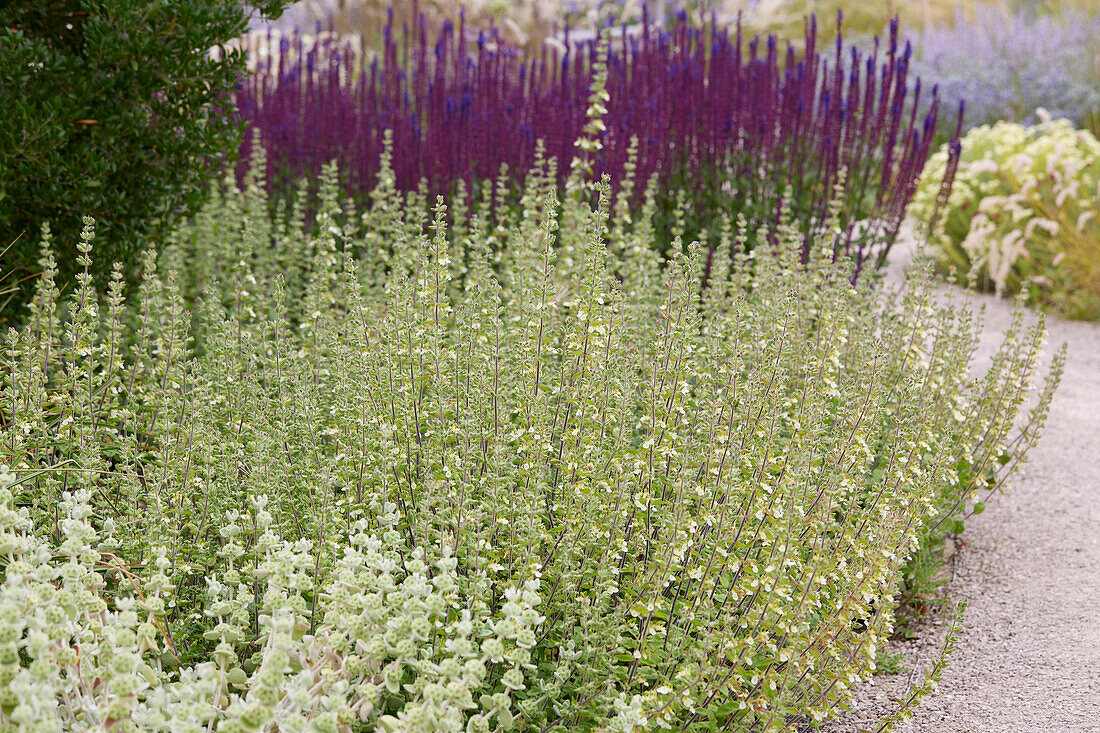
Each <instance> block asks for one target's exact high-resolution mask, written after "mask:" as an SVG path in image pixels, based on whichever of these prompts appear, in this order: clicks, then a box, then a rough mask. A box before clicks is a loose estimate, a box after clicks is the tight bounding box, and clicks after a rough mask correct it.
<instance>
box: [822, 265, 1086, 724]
mask: <svg viewBox="0 0 1100 733" xmlns="http://www.w3.org/2000/svg"><path fill="white" fill-rule="evenodd" d="M896 272H897V268H896V267H895V272H894V276H895V277H896ZM944 287H945V288H947V287H950V286H944ZM966 298H967V300H969V301H970V302H971V303H973V304H975V306H978V305H981V304H984V305H985V306H986V327H985V332H984V334H983V337H982V340H981V345H980V347H979V352H978V362H977V364H976V366H977V367H978V368H982V367H984V365H985V364H987V363H988V357H989V354H991V353H992V352H993V350H994V349H995V348H996V346H997V345H998V344H999V342H1000V338H1001V335H1002V334H1003V332H1004V329H1005V328H1006V327H1007V326H1008V324H1009V320H1010V316H1011V311H1012V306H1011V303H1010V302H1008V301H1005V300H1000V299H997V298H994V297H992V296H981V295H968V296H966ZM1048 326H1049V341H1048V347H1047V352H1048V353H1047V360H1048V361H1049V357H1050V354H1052V353H1053V352H1054V351H1055V349H1056V348H1057V347H1058V346H1059V345H1060V344H1062V343H1063V342H1065V343H1067V344H1068V348H1069V353H1068V360H1067V363H1066V369H1065V374H1064V377H1063V380H1062V385H1061V387H1060V389H1059V390H1058V392H1057V394H1056V395H1055V398H1054V402H1053V404H1052V407H1051V411H1050V416H1049V418H1048V420H1047V424H1046V429H1045V431H1044V433H1043V436H1042V439H1041V440H1040V442H1039V444H1038V446H1036V447H1035V448H1034V449H1033V450H1032V452H1031V456H1030V460H1029V462H1028V464H1027V465H1026V467H1025V468H1024V469H1023V472H1022V473H1019V474H1017V475H1016V476H1015V477H1013V479H1012V480H1011V483H1010V485H1009V487H1008V489H1007V491H1006V493H1005V494H1004V495H997V496H993V497H991V498H990V500H989V501H988V508H987V509H986V511H985V512H984V513H983V514H981V515H980V516H976V517H972V518H971V519H970V520H968V521H967V528H966V532H965V533H964V534H963V535H962V540H963V544H962V545H961V546H960V548H959V549H958V551H957V552H956V553H955V555H954V556H953V557H952V558H951V561H950V562H949V564H948V568H947V570H948V572H949V573H951V574H952V575H953V578H952V580H951V582H950V583H949V584H948V585H947V586H946V592H947V596H948V599H949V601H952V602H953V601H955V600H957V599H966V600H967V602H968V604H969V605H968V607H967V610H966V615H965V618H964V621H963V633H962V636H961V638H960V640H959V643H958V646H957V648H956V650H955V653H954V654H953V655H952V657H951V660H950V664H949V666H948V668H947V670H946V671H945V672H944V674H943V678H942V681H941V683H940V685H939V688H938V690H937V691H936V692H934V693H933V694H931V695H929V696H928V697H926V698H925V699H924V701H923V702H922V703H921V704H920V705H919V706H918V707H917V708H916V709H915V717H914V719H913V720H912V721H911V722H909V723H906V724H902V725H899V726H898V727H896V728H895V730H896V731H899V733H1000V732H1001V731H1005V732H1012V733H1029V732H1031V731H1065V732H1066V733H1077V732H1079V731H1096V732H1100V325H1097V324H1090V323H1076V322H1071V321H1065V320H1061V319H1057V318H1050V319H1048ZM929 616H930V617H929V618H927V619H925V621H924V622H923V623H922V624H921V625H920V626H919V627H918V628H917V629H916V632H917V633H916V638H915V639H912V640H908V641H895V642H891V643H890V645H889V651H891V652H894V653H898V652H900V653H902V654H904V655H905V661H904V662H903V665H902V666H903V669H904V671H903V672H902V673H901V674H898V675H878V676H876V677H875V678H874V679H873V680H872V681H871V682H869V683H866V684H864V685H861V686H860V687H859V688H858V689H857V690H856V703H855V705H854V706H853V709H852V711H850V712H849V713H847V714H845V715H844V716H842V717H841V718H839V719H837V720H835V721H832V722H830V723H829V724H827V725H826V726H824V727H823V730H825V731H828V733H855V732H856V731H859V730H864V729H867V730H876V729H877V728H878V725H877V721H879V720H880V719H881V718H882V717H883V716H885V715H887V714H889V713H891V712H893V711H894V710H896V709H897V707H898V706H897V703H896V702H894V701H893V700H892V698H894V699H896V698H898V697H900V696H902V695H904V694H905V692H906V690H908V688H909V685H910V683H911V682H919V681H920V680H922V679H923V678H924V675H925V672H926V671H927V669H928V668H929V666H930V665H931V663H932V661H933V660H934V659H935V658H937V657H938V655H939V651H940V647H941V645H942V643H943V637H944V631H945V628H946V621H945V619H944V618H942V617H941V616H939V614H937V613H933V614H929Z"/></svg>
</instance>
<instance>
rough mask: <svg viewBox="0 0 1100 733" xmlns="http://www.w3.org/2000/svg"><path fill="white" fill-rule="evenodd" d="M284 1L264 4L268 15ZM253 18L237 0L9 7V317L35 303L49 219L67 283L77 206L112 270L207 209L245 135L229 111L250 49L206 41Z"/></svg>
mask: <svg viewBox="0 0 1100 733" xmlns="http://www.w3.org/2000/svg"><path fill="white" fill-rule="evenodd" d="M284 4H285V0H260V1H259V2H256V3H254V5H255V6H256V7H257V9H258V10H259V11H260V12H262V13H263V14H264V15H267V16H272V15H277V14H278V13H279V12H280V11H281V10H282V7H283V5H284ZM248 15H249V11H248V10H247V9H246V7H245V6H244V4H243V3H241V2H240V0H173V2H156V1H155V0H112V2H105V1H104V0H16V1H15V2H8V3H3V4H0V109H3V110H4V112H3V114H2V115H0V250H3V249H4V248H5V247H7V248H8V249H7V252H6V253H5V254H4V258H3V263H4V264H3V267H2V268H0V276H6V278H5V279H4V280H3V284H2V287H0V289H2V290H3V293H4V294H3V295H2V296H0V323H3V322H5V321H7V322H11V321H13V320H16V319H17V317H18V313H19V312H20V311H22V310H23V308H24V306H25V302H26V300H27V296H28V294H29V293H30V284H31V283H32V282H33V280H34V276H35V274H36V273H37V272H38V271H39V267H38V252H39V244H38V242H39V237H38V233H39V228H40V226H41V225H42V223H43V222H49V223H50V225H51V226H52V227H53V229H54V233H55V237H54V239H53V242H54V247H55V249H56V252H57V258H58V265H59V267H60V282H61V283H64V282H66V281H68V280H70V279H71V277H72V275H73V273H74V271H75V263H76V250H75V246H76V242H77V241H78V233H79V222H78V221H77V219H76V218H75V217H73V216H72V215H71V213H70V212H71V211H72V210H73V208H74V207H75V208H76V209H77V210H78V211H83V212H87V213H89V214H91V215H94V216H95V218H96V220H97V222H98V226H99V228H98V232H99V241H100V243H99V245H98V247H99V252H100V254H101V255H102V256H101V257H100V258H99V259H98V262H99V266H100V268H102V271H101V272H100V273H99V274H101V275H105V274H106V272H108V271H109V268H110V266H111V264H112V262H113V261H114V260H121V261H123V262H131V261H132V260H133V258H134V254H135V253H137V252H140V251H141V250H142V249H143V247H145V246H146V245H147V243H148V242H149V241H150V239H151V238H152V237H153V236H154V235H156V234H157V233H158V232H160V231H164V230H165V228H166V227H168V226H169V225H170V224H171V223H173V222H174V221H176V220H178V219H179V218H180V217H182V216H184V215H186V214H188V213H191V212H193V211H194V210H195V209H196V208H197V206H198V205H199V204H200V203H201V201H202V198H203V189H204V183H205V181H206V180H207V176H208V171H209V170H210V169H211V167H213V166H217V165H219V164H220V163H221V161H222V159H223V158H224V156H226V155H227V154H235V151H236V148H237V145H238V144H239V140H238V137H239V125H238V123H236V122H234V121H233V120H232V119H231V118H230V116H229V115H228V114H226V113H227V112H229V111H230V104H229V102H228V101H227V100H228V96H227V95H228V93H229V92H230V91H231V90H232V89H233V87H234V85H235V84H236V82H237V79H238V78H239V76H238V75H239V73H240V72H241V70H242V69H243V57H242V56H241V55H240V54H239V53H222V54H211V53H210V52H209V49H211V48H212V47H217V46H219V45H220V44H223V43H225V42H226V41H228V40H230V39H232V38H235V37H237V36H239V35H240V34H241V33H243V32H244V30H245V28H246V26H247V22H248ZM222 100H226V101H224V102H223V101H222ZM230 151H231V152H230ZM9 245H10V247H9ZM102 281H103V282H105V280H102Z"/></svg>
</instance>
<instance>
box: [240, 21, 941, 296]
mask: <svg viewBox="0 0 1100 733" xmlns="http://www.w3.org/2000/svg"><path fill="white" fill-rule="evenodd" d="M610 35H611V36H613V38H611V39H610V42H609V46H605V47H603V48H604V49H605V50H603V51H601V50H600V49H601V47H600V46H599V45H598V44H597V42H596V41H595V40H589V41H586V42H583V43H573V42H572V41H571V39H570V37H569V36H568V34H567V35H566V38H565V42H564V43H562V42H558V43H556V44H547V45H545V46H544V47H543V49H542V52H541V55H539V54H534V53H531V54H525V53H523V52H521V51H520V50H519V49H517V48H515V47H513V46H510V45H509V44H508V43H506V42H505V41H504V40H503V39H502V38H501V37H500V35H499V34H498V33H496V32H489V33H486V32H481V33H479V34H478V36H477V40H476V43H474V42H471V40H470V39H469V36H470V33H469V30H468V29H467V28H466V26H465V24H464V22H460V23H459V24H458V25H457V26H455V25H452V24H449V23H446V24H444V25H443V26H442V28H440V29H439V30H438V31H435V30H434V29H429V27H428V26H427V23H426V21H425V20H424V19H423V18H421V20H420V22H419V23H416V24H412V25H405V26H404V27H400V26H398V25H396V24H395V23H393V22H392V21H391V23H390V24H389V25H387V26H386V30H385V44H384V48H383V50H382V52H381V53H379V54H378V55H377V56H375V57H374V58H373V59H365V58H364V57H363V55H362V54H361V53H359V52H358V49H359V47H360V46H359V45H358V44H356V43H354V42H352V41H351V40H346V39H344V40H342V39H339V38H333V37H331V36H325V37H321V36H318V37H317V38H315V39H312V41H311V42H310V43H306V42H304V41H303V39H302V38H289V39H288V38H282V39H280V40H279V41H278V43H277V44H273V45H272V47H271V48H270V49H269V51H270V52H271V53H270V54H269V55H268V56H267V57H266V60H265V59H261V60H260V62H259V64H258V71H257V73H256V74H255V75H253V76H252V77H250V78H249V79H247V80H245V81H244V82H243V83H242V85H241V88H240V91H239V93H238V95H237V106H238V108H239V109H240V110H241V115H242V118H243V119H244V120H246V121H247V122H248V123H249V124H250V125H251V126H252V129H253V130H254V131H256V133H257V137H256V138H255V140H256V141H257V142H258V143H259V144H262V145H263V146H264V147H265V148H266V149H267V151H268V153H269V159H268V162H267V165H268V169H269V170H268V172H267V179H268V180H269V181H271V182H272V184H273V186H274V188H275V189H276V190H282V191H284V192H285V191H286V190H287V188H288V187H290V188H292V187H293V185H294V184H295V183H296V182H297V180H298V179H299V178H300V177H301V176H315V175H316V174H317V172H318V171H319V170H320V168H321V166H322V165H323V164H324V163H325V162H327V161H329V160H331V159H336V160H338V161H339V162H340V168H341V170H342V171H344V173H345V178H346V180H345V186H346V189H345V190H346V191H347V193H349V194H353V195H359V196H364V195H365V194H366V192H368V191H369V190H371V188H372V187H373V186H374V185H375V182H376V180H377V175H378V172H379V168H378V161H379V159H380V155H381V153H382V147H383V141H384V139H385V137H386V135H392V138H393V151H394V154H393V158H392V161H391V165H392V169H393V174H394V176H395V177H396V181H397V185H398V187H399V188H400V189H401V190H404V191H412V190H416V189H417V188H418V187H419V186H420V185H422V182H423V185H426V186H427V189H428V190H429V191H430V192H431V193H433V194H434V193H444V194H448V195H449V194H455V193H457V190H456V183H457V182H458V181H462V185H463V186H464V191H466V192H467V193H475V192H476V191H478V190H479V189H481V188H489V189H493V188H494V187H495V186H494V182H495V181H497V180H498V179H500V177H501V176H502V175H503V177H504V179H505V180H511V181H513V182H515V181H516V180H519V179H520V178H521V177H522V175H523V173H524V172H525V171H527V170H529V169H530V168H531V166H532V165H534V163H535V160H536V157H537V156H538V155H539V153H540V150H541V151H542V152H543V153H544V154H545V155H548V156H551V157H554V158H556V159H557V160H559V161H562V162H563V163H564V161H568V160H571V159H572V158H573V156H574V154H575V153H576V152H577V149H576V147H575V143H576V141H577V139H578V137H579V136H580V135H581V133H582V131H584V130H585V128H586V127H588V126H590V125H593V124H595V125H596V126H595V127H594V128H593V129H592V130H591V131H590V132H589V133H588V141H589V143H590V146H591V147H590V148H588V149H586V150H585V151H584V152H585V153H586V154H590V155H591V165H592V170H593V171H594V172H595V173H596V175H597V176H598V175H599V174H601V173H605V172H606V173H609V174H610V175H611V176H612V180H614V181H616V182H622V181H624V180H625V179H626V178H627V177H628V176H629V175H633V176H634V177H635V178H636V180H637V181H639V182H640V183H641V185H639V186H638V187H637V190H636V192H635V195H634V196H633V198H632V200H631V201H630V203H631V204H632V205H633V206H634V207H635V209H636V208H637V207H638V206H640V205H641V204H642V202H643V200H644V197H643V195H642V194H643V189H644V187H645V184H647V183H649V182H650V181H651V180H652V181H654V182H655V184H656V185H657V189H656V190H657V192H658V194H657V199H656V200H657V204H658V208H657V212H658V214H659V216H658V217H657V218H656V219H655V220H654V221H655V223H656V226H657V227H658V232H659V234H660V236H661V238H662V240H663V241H671V239H672V232H673V230H674V229H677V228H679V229H681V230H683V231H685V232H686V233H688V234H690V235H691V236H692V237H703V235H704V234H706V235H709V236H710V239H709V240H707V239H706V238H705V237H704V244H705V245H708V246H709V248H713V247H714V246H717V241H716V239H715V238H714V237H716V235H717V231H716V229H715V228H714V226H713V221H714V220H715V219H716V217H718V216H719V215H721V214H722V213H728V214H731V215H736V214H737V213H739V212H740V213H744V214H745V216H746V217H747V218H748V219H749V221H750V227H749V243H750V246H751V245H752V244H753V243H755V241H756V231H757V227H758V226H759V225H761V224H767V225H768V226H769V229H774V225H775V223H776V220H777V216H778V213H779V209H780V207H781V204H782V202H783V201H784V199H785V198H786V200H787V201H788V202H789V208H790V212H789V213H790V216H792V217H793V218H794V219H795V220H796V221H797V222H798V224H799V226H800V228H801V230H802V231H803V232H804V234H805V235H806V237H807V242H803V245H802V248H803V250H804V251H808V249H809V247H810V245H809V244H808V242H809V241H810V240H814V239H818V238H828V236H827V232H826V231H825V230H824V229H823V228H822V227H823V223H824V221H825V219H826V216H827V213H828V211H827V210H828V203H829V199H830V197H831V195H832V193H833V191H834V190H835V184H836V183H837V181H838V180H839V179H840V176H841V175H842V172H843V173H846V175H847V181H849V182H850V183H851V185H850V186H848V187H846V188H845V195H846V197H847V200H846V202H845V206H844V207H843V208H842V209H841V213H840V217H841V224H842V226H843V228H844V231H845V236H844V237H842V238H841V240H840V242H841V244H842V245H843V246H842V247H841V248H840V249H841V250H842V251H844V252H846V253H849V254H850V255H851V256H852V257H853V258H854V259H855V260H856V261H857V270H856V272H857V274H858V273H859V272H860V271H861V270H862V268H863V266H864V264H865V263H867V264H869V265H870V266H871V267H872V268H873V267H874V266H877V265H881V264H882V263H883V262H884V260H885V256H886V253H887V251H888V250H889V248H890V246H891V245H892V243H893V242H894V240H895V239H896V237H897V232H898V227H899V226H900V224H901V221H902V219H903V217H904V213H905V209H906V206H907V204H908V202H909V200H910V198H911V197H912V194H913V191H914V188H915V185H916V181H917V178H918V177H919V175H920V171H921V169H922V167H923V165H924V162H925V160H926V159H927V157H928V155H929V154H930V153H931V152H932V150H933V145H932V140H933V137H934V135H935V133H936V128H937V122H936V121H937V116H938V114H939V101H938V100H939V97H938V94H937V91H936V89H935V88H932V89H928V88H926V87H925V88H923V89H922V87H921V83H920V81H919V80H914V78H913V76H912V75H911V74H910V73H909V71H908V69H909V62H910V55H911V50H910V48H909V46H908V45H907V44H902V43H900V42H899V40H898V26H897V23H894V24H892V25H891V26H890V35H889V37H888V38H887V39H886V40H885V41H884V42H882V43H881V44H880V43H879V42H878V41H877V40H876V41H875V43H874V45H873V50H872V51H871V52H870V53H867V54H865V53H864V52H863V51H861V50H858V49H856V48H854V47H853V48H846V47H845V46H844V44H843V41H842V40H841V39H840V38H838V39H837V41H836V44H835V46H829V47H823V46H819V45H818V31H817V24H816V21H815V20H814V19H813V18H812V17H811V18H810V19H808V21H807V23H806V26H805V31H804V34H803V38H802V47H801V48H802V50H801V51H799V52H796V51H795V48H794V46H792V45H789V44H788V45H787V47H786V48H785V49H784V48H783V47H781V46H780V44H779V42H778V41H777V40H776V38H775V37H768V38H759V37H757V38H748V37H744V36H743V34H742V31H741V29H740V27H739V26H730V27H726V26H721V25H718V24H714V23H711V24H708V25H705V26H695V25H692V24H690V23H689V22H687V20H686V16H681V17H680V21H679V22H678V23H677V24H675V25H674V26H673V27H672V28H671V29H669V30H665V29H663V28H661V27H656V26H653V25H651V24H650V23H649V20H648V16H646V18H645V20H644V22H643V23H642V24H641V25H640V26H636V27H634V28H633V29H629V30H628V29H626V28H624V29H623V31H622V33H618V32H615V33H613V34H610ZM274 46H278V49H277V51H276V50H275V48H274ZM597 82H598V83H599V86H600V94H601V96H600V98H599V99H598V100H597V102H598V106H597V107H596V118H595V119H594V118H593V115H592V114H591V113H592V111H593V106H592V104H591V100H590V99H589V96H590V93H591V92H592V90H593V89H594V88H595V87H594V85H595V84H597ZM249 145H251V143H250V144H249ZM249 150H251V147H249V146H246V147H245V148H243V149H242V161H244V160H247V158H248V155H249ZM245 165H246V164H245V163H244V162H242V168H243V167H244V166H245ZM502 170H503V174H502ZM568 174H569V170H567V169H566V167H565V166H564V165H563V166H562V168H561V169H560V170H559V171H558V178H559V183H564V181H565V178H566V176H567V175H568ZM945 185H946V186H947V187H949V186H950V181H946V182H945Z"/></svg>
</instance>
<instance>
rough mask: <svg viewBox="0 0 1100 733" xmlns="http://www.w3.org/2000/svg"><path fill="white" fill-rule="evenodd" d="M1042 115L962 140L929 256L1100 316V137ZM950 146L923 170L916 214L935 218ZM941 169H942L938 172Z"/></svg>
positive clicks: (987, 283)
mask: <svg viewBox="0 0 1100 733" xmlns="http://www.w3.org/2000/svg"><path fill="white" fill-rule="evenodd" d="M1037 114H1038V116H1039V117H1040V120H1041V121H1040V123H1039V124H1037V125H1032V126H1029V127H1025V126H1023V125H1018V124H1013V123H1008V122H998V123H996V124H994V125H985V126H981V127H977V128H974V129H972V130H971V131H970V132H968V133H967V134H966V136H965V137H964V138H963V140H962V156H961V159H960V160H959V163H958V171H957V173H956V175H955V183H954V187H953V189H952V191H951V194H950V196H949V197H948V198H947V202H946V203H947V205H946V207H945V208H944V210H943V212H942V215H941V217H940V218H938V220H935V222H936V223H935V225H934V230H933V231H931V232H929V235H930V242H931V245H932V247H931V249H932V252H931V253H932V255H933V256H934V257H935V259H936V261H937V263H938V264H939V266H940V268H941V269H943V270H944V271H948V270H950V269H954V270H955V271H956V273H957V274H958V275H959V276H960V277H961V278H964V279H966V278H970V279H971V280H972V281H973V282H975V283H977V284H979V285H980V286H981V287H983V288H986V289H990V290H994V291H996V292H998V293H1018V292H1020V291H1021V290H1023V291H1026V293H1027V294H1028V295H1029V296H1030V297H1031V299H1032V300H1033V301H1034V302H1036V303H1038V304H1041V305H1046V306H1049V307H1051V308H1052V309H1054V310H1055V311H1057V312H1060V313H1062V314H1065V315H1068V316H1070V317H1074V318H1084V319H1090V320H1097V319H1100V219H1098V217H1100V142H1098V141H1097V140H1096V138H1095V137H1093V136H1092V134H1091V133H1089V132H1088V131H1086V130H1076V129H1074V128H1073V126H1072V125H1071V124H1070V123H1069V122H1068V121H1066V120H1052V119H1051V118H1050V116H1049V115H1047V114H1046V113H1045V111H1044V110H1039V111H1038V113H1037ZM947 165H948V162H947V153H946V151H941V152H939V153H937V154H935V155H933V156H932V157H931V158H930V159H929V162H928V166H927V167H926V168H925V171H924V174H923V175H922V178H921V183H920V184H919V188H918V191H917V194H916V196H915V197H914V199H913V204H912V207H911V208H910V215H911V216H913V217H914V218H915V219H916V220H917V221H918V222H920V221H924V222H926V223H927V222H931V221H933V217H932V214H933V211H934V210H935V206H936V205H937V200H938V198H939V192H940V184H939V181H940V179H941V178H942V176H943V174H944V172H945V168H946V166H947ZM937 176H939V177H937Z"/></svg>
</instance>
